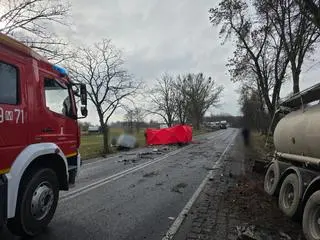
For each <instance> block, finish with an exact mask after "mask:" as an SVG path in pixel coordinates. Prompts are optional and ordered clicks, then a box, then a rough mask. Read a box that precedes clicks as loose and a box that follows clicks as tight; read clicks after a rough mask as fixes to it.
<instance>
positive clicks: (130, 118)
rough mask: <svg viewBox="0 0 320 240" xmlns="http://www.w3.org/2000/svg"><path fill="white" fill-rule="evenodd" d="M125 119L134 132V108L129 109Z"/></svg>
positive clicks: (130, 130) (130, 131) (129, 128)
mask: <svg viewBox="0 0 320 240" xmlns="http://www.w3.org/2000/svg"><path fill="white" fill-rule="evenodd" d="M124 119H125V122H126V126H127V128H128V130H129V133H133V123H134V111H133V110H132V109H127V110H126V114H125V116H124Z"/></svg>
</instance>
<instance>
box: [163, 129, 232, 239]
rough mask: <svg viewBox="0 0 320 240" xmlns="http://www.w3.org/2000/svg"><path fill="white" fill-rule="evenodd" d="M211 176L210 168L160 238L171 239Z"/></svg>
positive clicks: (219, 160)
mask: <svg viewBox="0 0 320 240" xmlns="http://www.w3.org/2000/svg"><path fill="white" fill-rule="evenodd" d="M237 135H238V131H236V134H234V136H233V138H232V140H231V141H230V142H229V144H228V145H227V147H226V148H225V150H224V151H223V153H222V154H221V156H220V158H219V159H218V161H216V162H215V164H214V165H213V168H215V167H217V166H218V165H219V164H221V162H222V159H223V157H224V155H225V154H226V153H227V151H228V150H229V148H230V146H232V145H233V142H234V139H235V138H236V136H237ZM212 176H213V170H210V171H209V173H208V174H207V176H206V177H205V178H204V179H203V181H202V182H201V184H200V186H199V187H198V189H197V190H196V191H195V192H194V194H193V195H192V197H191V198H190V199H189V201H188V202H187V204H186V205H185V207H184V208H183V209H182V211H181V212H180V214H179V215H178V217H177V218H176V220H175V221H174V222H173V224H172V225H171V227H170V228H169V230H168V231H167V233H166V235H165V236H164V237H163V238H162V240H171V239H172V238H173V237H174V235H175V234H176V233H177V231H178V230H179V228H180V226H181V224H182V222H183V220H184V219H185V218H186V216H187V214H188V213H189V211H190V209H191V207H192V206H193V204H194V203H195V201H196V200H197V198H198V197H199V195H200V193H201V192H202V190H203V189H204V187H205V185H206V184H207V182H208V181H209V179H210V178H211V177H212Z"/></svg>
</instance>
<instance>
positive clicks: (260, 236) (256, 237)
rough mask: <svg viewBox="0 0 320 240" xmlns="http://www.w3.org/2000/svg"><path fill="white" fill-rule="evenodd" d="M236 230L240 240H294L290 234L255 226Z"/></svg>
mask: <svg viewBox="0 0 320 240" xmlns="http://www.w3.org/2000/svg"><path fill="white" fill-rule="evenodd" d="M236 229H237V234H238V240H244V239H252V240H273V239H280V240H291V239H292V238H291V237H290V236H289V235H288V234H286V233H284V232H282V231H276V230H274V229H270V228H265V227H260V226H255V225H244V226H237V227H236Z"/></svg>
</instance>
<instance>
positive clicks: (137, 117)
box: [133, 107, 145, 133]
mask: <svg viewBox="0 0 320 240" xmlns="http://www.w3.org/2000/svg"><path fill="white" fill-rule="evenodd" d="M144 117H145V111H144V109H143V108H140V107H135V108H134V109H133V119H134V121H135V123H136V131H137V133H139V132H140V128H141V124H142V123H143V121H144Z"/></svg>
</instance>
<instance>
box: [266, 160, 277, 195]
mask: <svg viewBox="0 0 320 240" xmlns="http://www.w3.org/2000/svg"><path fill="white" fill-rule="evenodd" d="M279 179H280V170H279V165H278V164H276V163H272V164H271V165H270V166H269V168H268V170H267V172H266V175H265V177H264V190H265V191H266V193H267V194H269V195H274V194H275V192H276V189H277V185H278V182H279Z"/></svg>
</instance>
